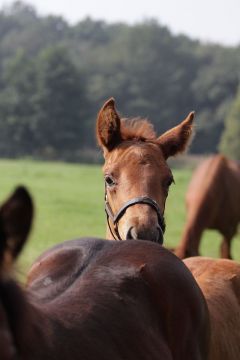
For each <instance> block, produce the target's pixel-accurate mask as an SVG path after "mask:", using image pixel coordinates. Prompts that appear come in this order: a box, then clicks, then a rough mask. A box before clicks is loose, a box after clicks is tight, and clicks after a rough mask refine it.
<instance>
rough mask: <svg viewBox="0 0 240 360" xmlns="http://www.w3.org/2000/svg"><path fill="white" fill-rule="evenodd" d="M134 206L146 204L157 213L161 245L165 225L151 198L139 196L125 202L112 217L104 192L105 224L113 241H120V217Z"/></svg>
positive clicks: (156, 205) (155, 203) (158, 209)
mask: <svg viewBox="0 0 240 360" xmlns="http://www.w3.org/2000/svg"><path fill="white" fill-rule="evenodd" d="M136 204H147V205H150V206H151V207H152V208H153V209H154V210H155V211H156V213H157V217H158V225H159V230H160V233H161V234H160V235H161V241H160V243H161V244H162V243H163V233H164V228H165V225H164V219H163V216H162V214H161V210H160V208H159V206H158V204H157V202H156V201H155V200H153V199H151V198H149V197H148V196H139V197H136V198H133V199H131V200H129V201H127V202H126V203H125V204H124V205H123V206H122V207H121V208H120V210H118V212H117V213H116V214H115V215H114V213H113V211H112V209H111V206H110V204H109V202H108V199H107V191H106V190H105V212H106V215H107V223H108V227H109V230H110V232H111V234H112V236H113V238H114V239H115V240H122V239H121V236H120V235H119V231H118V222H119V220H120V219H121V217H122V216H123V215H124V213H125V211H126V210H127V209H128V208H129V207H130V206H133V205H136ZM109 219H111V221H112V223H113V226H114V232H115V234H114V233H113V231H112V228H111V226H110V223H109ZM115 235H116V236H115Z"/></svg>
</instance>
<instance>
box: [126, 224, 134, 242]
mask: <svg viewBox="0 0 240 360" xmlns="http://www.w3.org/2000/svg"><path fill="white" fill-rule="evenodd" d="M132 229H133V227H132V226H131V227H130V228H129V229H128V232H127V235H126V240H131V239H133V236H132Z"/></svg>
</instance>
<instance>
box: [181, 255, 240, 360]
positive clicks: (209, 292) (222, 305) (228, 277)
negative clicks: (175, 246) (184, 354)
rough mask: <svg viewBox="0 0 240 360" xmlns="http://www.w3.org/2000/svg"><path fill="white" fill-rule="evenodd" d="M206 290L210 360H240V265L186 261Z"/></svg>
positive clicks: (225, 260) (189, 259)
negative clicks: (209, 326) (209, 324)
mask: <svg viewBox="0 0 240 360" xmlns="http://www.w3.org/2000/svg"><path fill="white" fill-rule="evenodd" d="M184 262H185V264H186V265H187V266H188V267H189V269H190V270H191V272H192V274H193V276H194V277H195V279H196V280H197V282H198V285H199V286H200V288H201V289H202V291H203V293H204V295H205V298H206V301H207V304H208V308H209V313H210V323H211V346H210V356H209V359H210V360H235V359H240V264H239V263H237V262H235V261H232V260H227V259H211V258H203V257H193V258H188V259H185V260H184Z"/></svg>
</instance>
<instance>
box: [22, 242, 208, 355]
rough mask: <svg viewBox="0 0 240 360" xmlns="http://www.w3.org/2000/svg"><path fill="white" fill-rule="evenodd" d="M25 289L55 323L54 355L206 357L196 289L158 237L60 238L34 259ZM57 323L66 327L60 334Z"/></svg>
mask: <svg viewBox="0 0 240 360" xmlns="http://www.w3.org/2000/svg"><path fill="white" fill-rule="evenodd" d="M28 292H29V297H30V298H31V302H32V303H33V304H34V306H37V307H43V308H44V309H45V312H46V316H48V317H49V318H50V320H51V321H50V325H49V326H50V327H51V326H52V325H51V324H52V323H54V327H55V329H54V330H55V332H56V333H57V334H58V337H56V338H55V339H54V341H55V343H54V347H55V348H56V346H57V347H58V349H59V356H58V359H66V358H74V359H81V360H83V359H89V360H90V359H96V358H98V359H103V360H110V359H114V360H117V359H121V360H123V359H124V360H128V359H129V360H130V359H131V360H134V359H138V360H139V359H140V360H141V359H142V360H149V359H152V360H154V359H156V360H157V359H158V360H159V359H164V360H168V359H169V360H170V359H181V360H188V359H189V360H190V359H191V360H194V359H196V360H197V359H202V360H203V359H204V360H205V359H206V358H207V349H208V311H207V308H206V304H205V300H204V298H203V295H202V293H201V290H200V289H199V287H198V285H197V284H196V282H195V280H194V278H193V276H192V275H191V273H190V272H189V270H188V269H187V268H186V267H185V265H184V264H183V263H182V262H181V261H180V260H179V259H178V258H177V257H176V256H175V255H173V254H172V253H170V252H169V251H167V250H166V249H164V248H163V247H161V246H160V245H158V244H155V243H151V242H147V241H137V240H132V241H122V242H116V241H106V240H101V239H79V240H72V241H68V242H64V243H63V244H60V245H57V246H55V247H53V248H52V249H50V250H49V251H47V252H45V253H44V254H43V255H42V256H41V257H40V258H39V259H38V260H37V261H36V262H35V263H34V264H33V266H32V269H31V271H30V273H29V276H28ZM53 314H54V315H53ZM54 316H55V317H56V318H57V322H55V319H54ZM62 328H64V329H66V328H67V329H68V332H67V333H66V332H64V331H63V332H62V334H63V336H62V337H61V329H62ZM56 329H57V331H56ZM49 332H51V329H49ZM66 334H67V335H66ZM67 343H68V346H67V349H68V350H67V352H66V344H67ZM50 348H51V344H50ZM69 349H70V352H68V351H69ZM77 349H78V350H77ZM79 349H81V351H80V352H79ZM50 351H51V350H50Z"/></svg>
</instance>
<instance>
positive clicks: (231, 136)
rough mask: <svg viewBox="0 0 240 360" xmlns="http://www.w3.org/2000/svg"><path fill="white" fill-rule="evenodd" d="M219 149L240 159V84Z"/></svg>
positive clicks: (227, 118)
mask: <svg viewBox="0 0 240 360" xmlns="http://www.w3.org/2000/svg"><path fill="white" fill-rule="evenodd" d="M219 149H220V151H221V152H223V153H224V154H226V155H227V156H229V157H231V158H233V159H236V160H240V86H239V88H238V92H237V94H236V98H235V99H234V101H233V103H232V106H231V108H230V112H229V115H228V116H227V117H226V120H225V130H224V132H223V135H222V138H221V142H220V146H219Z"/></svg>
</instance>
